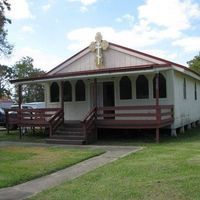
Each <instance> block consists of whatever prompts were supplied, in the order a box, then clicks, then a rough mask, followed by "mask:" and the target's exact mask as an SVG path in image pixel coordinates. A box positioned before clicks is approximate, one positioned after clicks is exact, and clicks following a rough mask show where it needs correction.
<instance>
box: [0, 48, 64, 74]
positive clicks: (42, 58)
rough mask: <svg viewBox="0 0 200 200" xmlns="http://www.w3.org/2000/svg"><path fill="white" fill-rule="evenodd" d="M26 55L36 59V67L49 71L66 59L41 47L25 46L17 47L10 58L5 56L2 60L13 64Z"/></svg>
mask: <svg viewBox="0 0 200 200" xmlns="http://www.w3.org/2000/svg"><path fill="white" fill-rule="evenodd" d="M24 56H30V57H32V58H33V59H34V67H36V68H40V69H43V70H44V71H49V70H51V69H53V68H54V67H55V66H57V65H58V64H60V63H61V62H63V60H64V59H65V58H63V57H57V56H55V55H51V54H49V53H47V52H43V51H41V50H39V49H33V48H30V47H24V48H21V49H15V51H14V52H13V53H12V56H11V57H10V58H4V59H3V60H1V62H2V64H6V65H9V66H11V65H14V64H15V63H16V61H19V60H20V59H21V58H22V57H24Z"/></svg>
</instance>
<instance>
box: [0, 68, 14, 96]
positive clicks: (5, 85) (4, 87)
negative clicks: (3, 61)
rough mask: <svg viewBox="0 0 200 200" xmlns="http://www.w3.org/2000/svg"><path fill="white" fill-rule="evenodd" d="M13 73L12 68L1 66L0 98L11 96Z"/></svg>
mask: <svg viewBox="0 0 200 200" xmlns="http://www.w3.org/2000/svg"><path fill="white" fill-rule="evenodd" d="M12 72H13V71H12V68H11V67H8V66H6V65H0V98H2V97H10V96H11V87H10V82H9V79H10V77H12Z"/></svg>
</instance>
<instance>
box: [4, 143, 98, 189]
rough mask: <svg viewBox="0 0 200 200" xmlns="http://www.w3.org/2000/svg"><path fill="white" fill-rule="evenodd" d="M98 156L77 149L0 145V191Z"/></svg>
mask: <svg viewBox="0 0 200 200" xmlns="http://www.w3.org/2000/svg"><path fill="white" fill-rule="evenodd" d="M101 153H102V151H101V150H90V149H78V148H76V149H75V148H74V149H73V148H61V147H38V146H37V147H36V146H23V145H17V144H13V145H10V146H0V188H2V187H7V186H12V185H16V184H18V183H22V182H25V181H28V180H31V179H33V178H36V177H40V176H42V175H46V174H50V173H51V172H54V171H57V170H59V169H63V168H65V167H68V166H70V165H73V164H75V163H77V162H80V161H82V160H85V159H88V158H90V157H93V156H95V155H99V154H101Z"/></svg>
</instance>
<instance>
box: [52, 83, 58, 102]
mask: <svg viewBox="0 0 200 200" xmlns="http://www.w3.org/2000/svg"><path fill="white" fill-rule="evenodd" d="M59 93H60V92H59V86H58V83H56V82H53V83H52V84H51V87H50V100H51V102H59V96H60V95H59Z"/></svg>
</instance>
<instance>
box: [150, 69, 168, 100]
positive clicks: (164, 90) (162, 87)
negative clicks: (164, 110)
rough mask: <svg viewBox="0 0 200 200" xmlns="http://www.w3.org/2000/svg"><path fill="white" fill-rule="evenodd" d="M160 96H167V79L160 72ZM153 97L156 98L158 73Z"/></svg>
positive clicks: (154, 81) (154, 79)
mask: <svg viewBox="0 0 200 200" xmlns="http://www.w3.org/2000/svg"><path fill="white" fill-rule="evenodd" d="M158 76H159V77H158V79H159V98H166V97H167V88H166V79H165V77H164V76H163V75H162V74H161V73H159V75H158ZM153 97H154V98H156V75H155V76H154V78H153Z"/></svg>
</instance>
